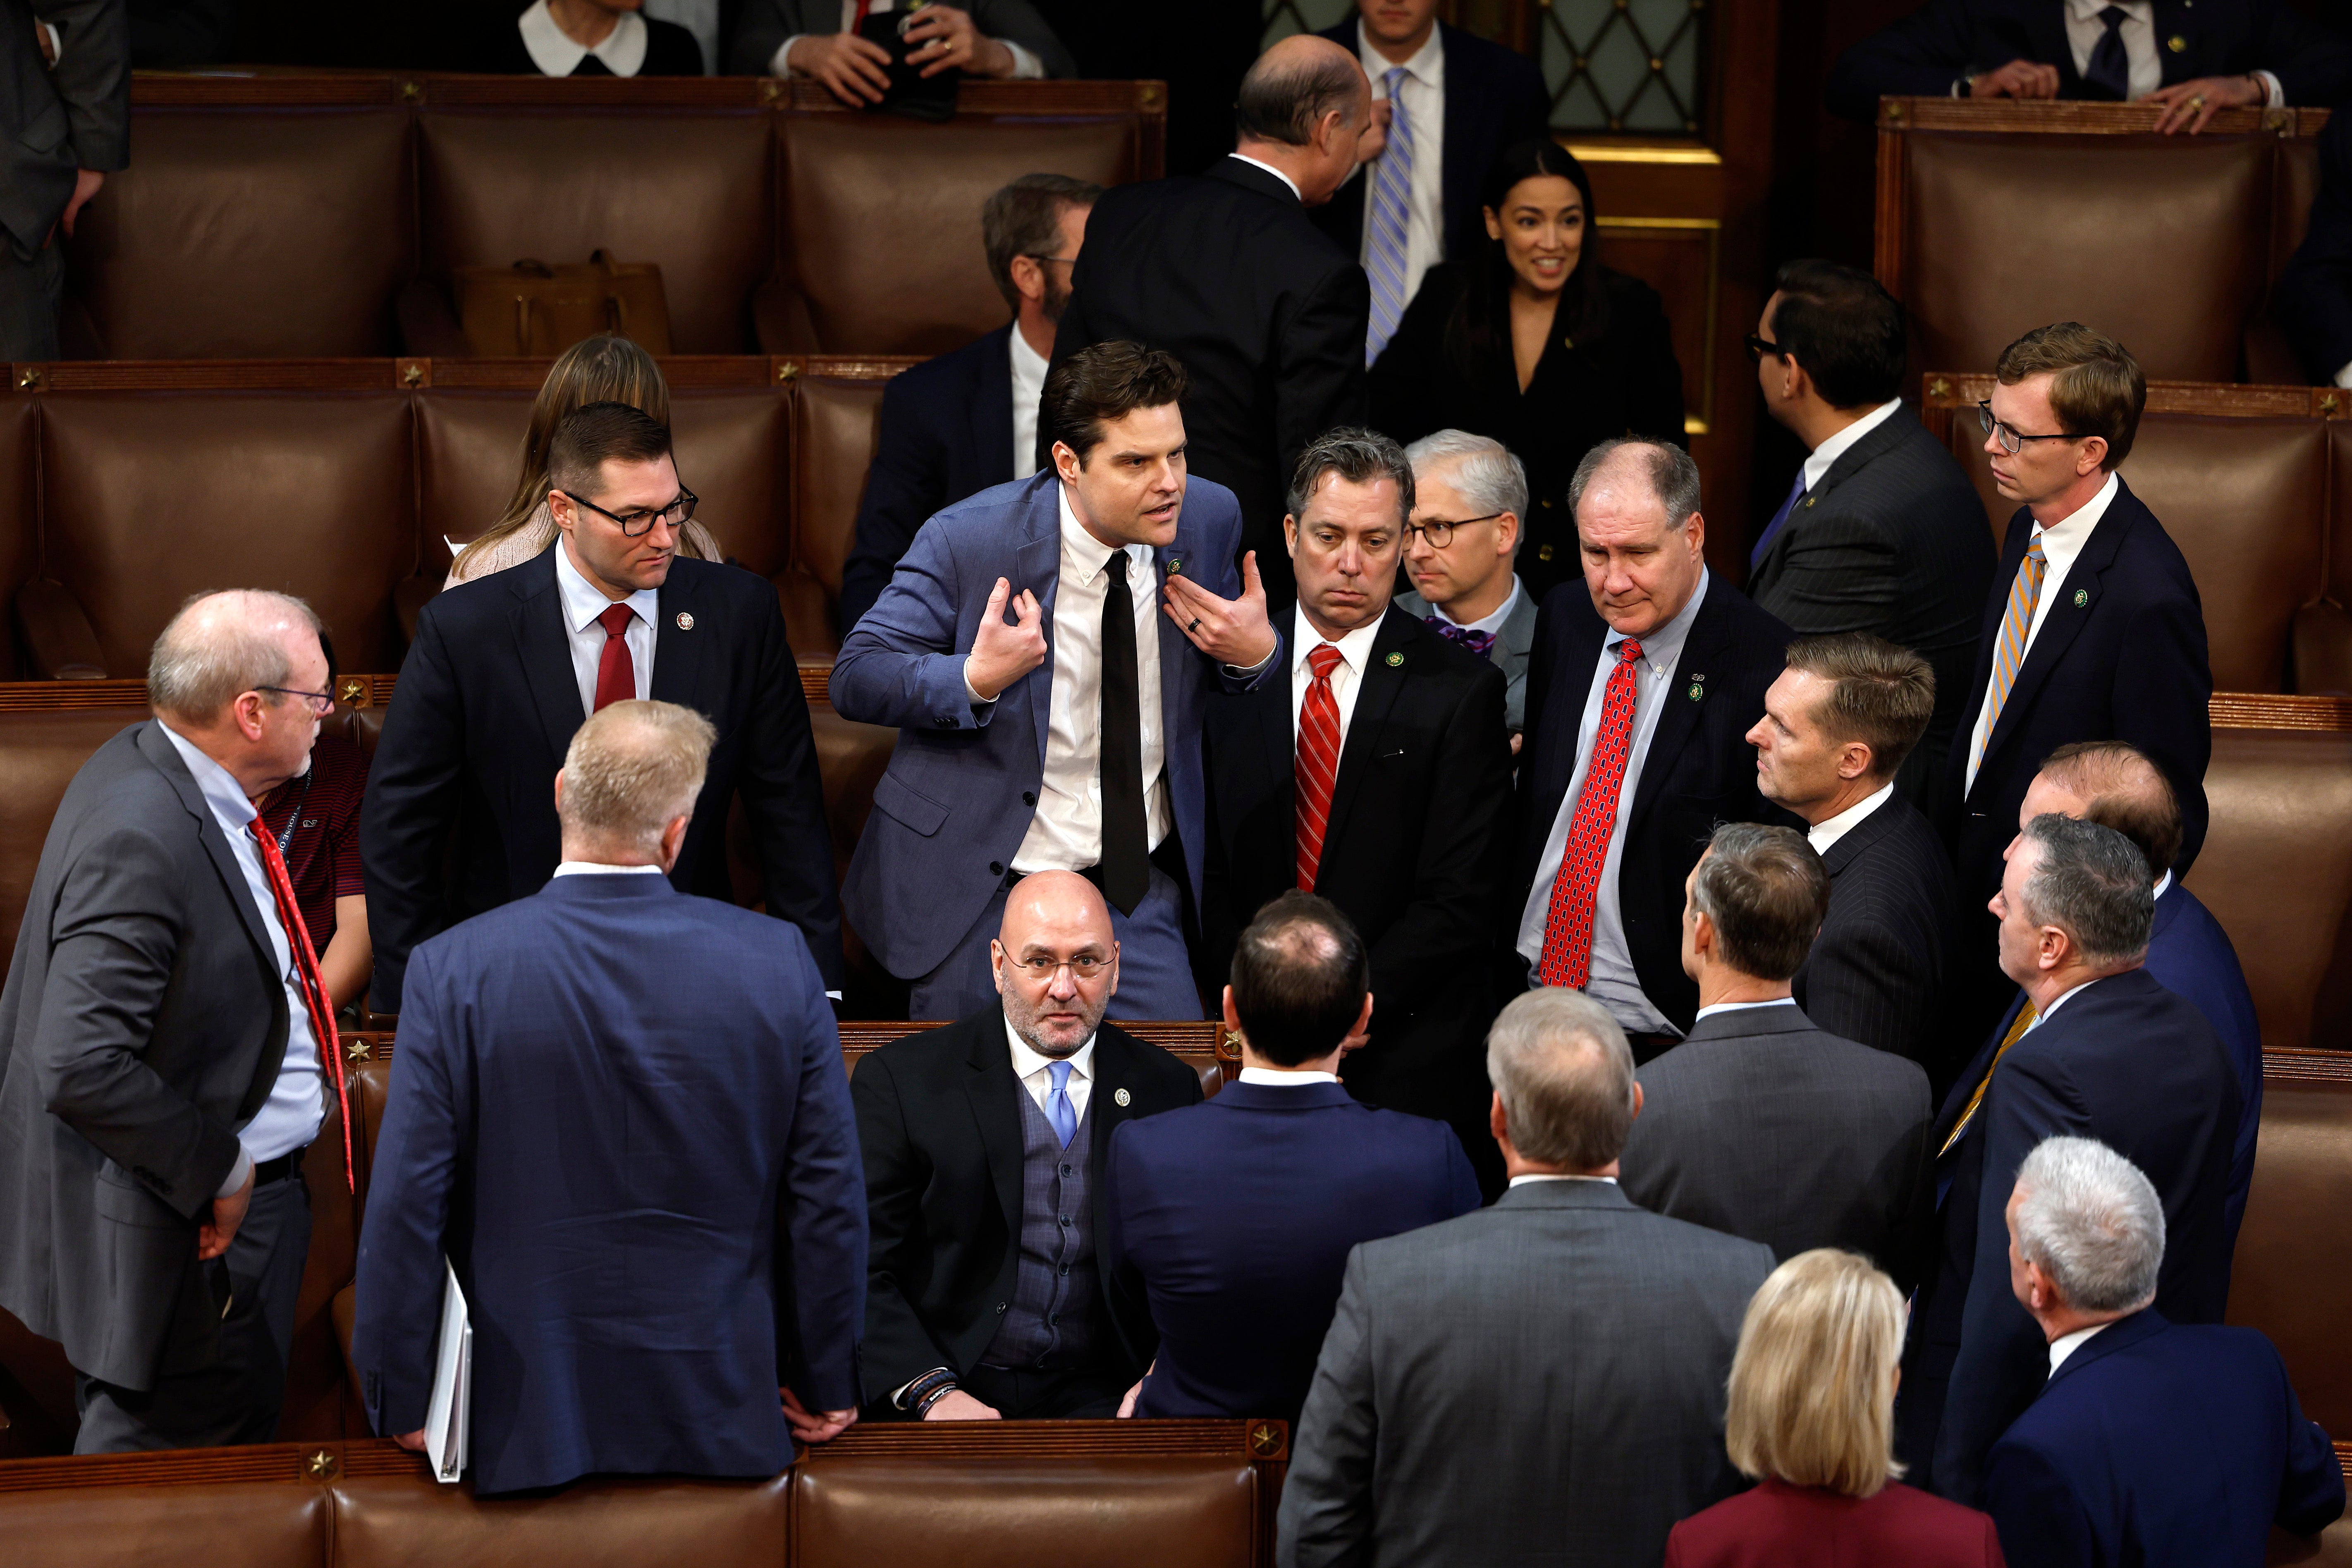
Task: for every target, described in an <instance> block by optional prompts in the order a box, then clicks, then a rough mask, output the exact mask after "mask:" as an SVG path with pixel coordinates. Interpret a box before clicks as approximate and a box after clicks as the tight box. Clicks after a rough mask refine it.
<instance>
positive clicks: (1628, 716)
mask: <svg viewBox="0 0 2352 1568" xmlns="http://www.w3.org/2000/svg"><path fill="white" fill-rule="evenodd" d="M1641 658H1642V645H1641V644H1640V643H1637V642H1635V641H1634V640H1633V638H1632V637H1627V638H1626V639H1625V640H1624V641H1623V642H1622V643H1619V644H1618V645H1617V668H1614V669H1612V670H1611V671H1610V672H1609V691H1608V694H1607V695H1606V696H1605V697H1603V698H1602V699H1601V728H1600V729H1599V730H1598V731H1595V732H1594V733H1593V737H1592V761H1591V763H1588V764H1586V766H1585V770H1584V793H1583V794H1582V795H1578V796H1577V797H1576V816H1575V817H1574V818H1573V819H1572V820H1570V823H1569V825H1568V847H1567V848H1566V849H1565V850H1563V851H1562V852H1561V854H1560V858H1559V876H1557V877H1555V878H1553V879H1552V884H1551V909H1550V910H1549V912H1548V913H1546V914H1545V916H1544V942H1543V957H1542V959H1541V961H1540V962H1538V963H1537V965H1536V979H1537V980H1538V981H1539V982H1541V983H1542V984H1546V985H1566V986H1569V987H1570V988H1571V989H1574V990H1579V991H1581V990H1582V989H1583V988H1584V984H1585V982H1586V981H1588V980H1590V979H1591V978H1592V900H1593V899H1594V897H1595V895H1597V894H1598V893H1599V892H1600V890H1601V865H1602V863H1603V862H1605V861H1606V860H1607V859H1608V858H1609V836H1610V834H1611V833H1612V831H1614V830H1615V828H1616V826H1617V795H1618V792H1619V790H1620V789H1621V788H1622V785H1623V784H1624V783H1625V760H1626V758H1627V757H1628V756H1630V755H1631V754H1632V752H1633V672H1634V668H1635V667H1636V666H1637V665H1638V664H1639V663H1640V662H1641Z"/></svg>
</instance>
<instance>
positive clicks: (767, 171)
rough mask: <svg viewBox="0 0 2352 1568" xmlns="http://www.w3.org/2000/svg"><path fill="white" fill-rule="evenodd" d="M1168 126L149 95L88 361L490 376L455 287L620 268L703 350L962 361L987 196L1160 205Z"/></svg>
mask: <svg viewBox="0 0 2352 1568" xmlns="http://www.w3.org/2000/svg"><path fill="white" fill-rule="evenodd" d="M1165 117H1166V110H1165V106H1164V94H1163V93H1162V91H1161V89H1160V85H1159V84H1158V83H1156V82H1055V81H1037V82H1025V81H1024V82H967V83H966V84H964V87H963V89H962V98H961V108H960V112H958V113H957V115H956V116H955V117H954V119H953V120H951V121H948V122H947V123H944V124H926V123H924V122H922V121H914V120H908V119H903V118H898V117H894V116H887V115H866V114H856V113H850V112H846V111H845V110H842V109H841V107H840V105H838V104H836V103H835V102H834V101H833V100H832V98H831V97H830V96H829V95H828V94H826V93H825V92H824V89H822V88H819V87H817V86H816V85H815V84H814V83H802V84H796V85H794V86H789V87H788V86H786V85H784V84H780V83H776V82H772V81H770V82H762V81H756V80H751V79H711V80H704V79H690V80H673V81H661V82H656V81H650V80H648V81H644V82H637V81H610V80H608V81H603V82H592V81H586V80H554V81H546V80H540V79H504V78H489V79H485V78H461V77H429V76H427V77H411V78H401V77H389V76H368V75H362V74H356V73H355V74H352V75H346V76H284V77H271V76H261V77H250V78H216V77H200V78H191V77H144V76H142V77H139V78H136V79H134V80H133V83H132V88H131V142H132V143H133V145H135V146H136V147H137V149H138V155H137V157H136V158H135V159H134V160H133V161H132V163H131V167H130V168H129V169H127V170H124V171H122V172H121V173H120V174H114V175H111V176H110V177H109V178H108V180H107V182H106V186H105V189H104V190H103V191H101V192H100V195H99V196H98V198H97V199H96V200H95V201H94V202H92V203H91V204H90V205H89V208H88V210H86V211H85V212H84V213H83V214H82V216H81V221H80V222H79V225H78V226H77V232H76V234H75V235H74V237H73V238H72V239H71V241H70V242H69V243H68V247H67V259H68V308H67V314H66V320H65V342H66V352H67V353H68V355H70V356H71V357H75V358H88V359H115V360H121V359H205V358H310V357H325V356H333V355H363V354H383V353H400V352H406V353H438V354H450V353H464V352H465V350H464V348H463V346H462V339H461V338H458V337H457V336H456V321H455V318H454V315H453V314H452V312H451V310H450V307H449V301H450V295H449V282H450V279H451V276H452V269H453V268H459V267H506V266H509V265H510V264H511V263H513V262H515V261H517V260H520V259H522V258H534V259H537V260H541V261H545V262H550V263H559V262H584V261H586V260H588V259H589V257H590V254H591V253H592V252H593V251H595V250H597V249H599V248H603V249H604V250H607V251H608V252H610V254H611V255H612V257H613V258H614V259H615V260H619V261H629V262H653V263H656V264H657V265H659V267H660V268H661V271H662V283H663V288H664V289H665V292H666V293H667V299H668V304H669V318H670V333H671V344H672V346H673V347H674V348H675V349H676V350H677V352H678V353H747V352H750V351H752V350H754V349H758V350H761V351H763V352H766V353H918V354H929V353H940V352H942V351H944V350H947V349H951V348H955V347H957V346H959V345H960V344H962V343H965V342H970V341H971V339H973V338H975V337H977V336H979V335H980V334H981V333H982V332H983V331H988V330H989V329H990V328H992V327H993V326H995V325H997V324H998V323H999V322H1000V321H1002V320H1003V302H1002V300H1000V299H999V298H998V296H997V294H996V291H995V289H993V288H992V286H991V284H990V283H989V280H988V278H987V272H986V268H984V267H983V265H982V250H981V237H980V208H981V203H982V200H983V199H984V198H985V197H986V196H987V195H988V194H989V193H990V192H991V191H993V190H995V189H996V188H997V187H998V186H1000V185H1003V184H1005V183H1006V182H1007V181H1009V180H1012V179H1013V178H1015V177H1016V176H1018V175H1021V174H1030V173H1033V172H1036V171H1048V172H1052V173H1055V174H1070V175H1075V176H1076V177H1078V178H1081V179H1087V180H1094V181H1097V182H1098V183H1100V184H1116V183H1119V182H1123V181H1128V180H1138V179H1151V178H1155V177H1157V176H1158V175H1159V174H1160V172H1161V166H1162V151H1161V138H1162V132H1163V129H1164V121H1165ZM420 283H421V284H422V285H423V286H424V287H423V288H422V289H415V288H413V287H412V286H413V285H417V284H420ZM404 293H405V295H406V298H405V299H404ZM396 317H397V318H398V320H397V321H396V320H395V318H396Z"/></svg>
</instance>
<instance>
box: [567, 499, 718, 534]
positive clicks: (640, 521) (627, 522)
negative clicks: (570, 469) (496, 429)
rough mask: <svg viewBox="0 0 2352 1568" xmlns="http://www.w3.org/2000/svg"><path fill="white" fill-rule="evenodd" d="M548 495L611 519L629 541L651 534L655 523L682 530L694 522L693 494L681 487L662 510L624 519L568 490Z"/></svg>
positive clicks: (629, 515)
mask: <svg viewBox="0 0 2352 1568" xmlns="http://www.w3.org/2000/svg"><path fill="white" fill-rule="evenodd" d="M549 493H550V494H551V495H560V496H569V497H571V500H572V505H573V506H584V507H586V508H587V509H588V510H590V511H593V512H594V513H595V514H596V515H597V516H598V517H609V518H611V519H612V520H613V521H614V522H617V523H619V524H620V525H621V532H622V533H623V534H624V535H625V537H627V538H630V539H638V538H642V537H643V536H644V535H646V534H648V533H651V532H652V531H654V524H655V523H656V522H666V523H667V524H669V525H670V527H672V528H684V527H685V526H686V525H687V524H688V522H691V521H693V520H694V508H695V496H694V492H693V491H692V490H689V489H684V488H683V487H681V488H680V489H679V490H678V492H677V500H674V501H672V502H670V503H669V505H667V506H666V507H664V508H662V509H661V510H659V511H633V512H630V513H629V514H628V515H627V516H625V517H624V516H622V515H621V514H620V513H619V512H614V511H606V510H604V508H603V507H601V506H598V505H597V504H596V503H595V502H594V501H593V500H582V499H581V498H580V497H578V496H575V495H572V492H571V491H569V490H551V491H550V492H549Z"/></svg>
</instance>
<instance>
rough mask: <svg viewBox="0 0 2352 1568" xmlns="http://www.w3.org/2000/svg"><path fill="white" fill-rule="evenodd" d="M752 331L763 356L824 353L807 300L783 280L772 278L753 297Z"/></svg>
mask: <svg viewBox="0 0 2352 1568" xmlns="http://www.w3.org/2000/svg"><path fill="white" fill-rule="evenodd" d="M751 331H752V332H753V334H754V335H755V336H757V337H758V338H759V340H760V352H761V353H763V354H813V353H820V352H822V346H821V345H820V344H819V343H818V342H817V341H816V322H815V321H814V320H813V319H812V318H811V317H810V315H809V308H808V300H807V299H806V298H805V297H803V295H802V293H801V291H800V290H799V289H795V288H793V286H792V285H791V284H789V283H786V282H785V281H784V280H783V279H780V278H771V279H768V280H767V281H766V282H765V283H762V284H761V285H760V288H759V291H758V292H757V293H755V294H753V295H752V296H751Z"/></svg>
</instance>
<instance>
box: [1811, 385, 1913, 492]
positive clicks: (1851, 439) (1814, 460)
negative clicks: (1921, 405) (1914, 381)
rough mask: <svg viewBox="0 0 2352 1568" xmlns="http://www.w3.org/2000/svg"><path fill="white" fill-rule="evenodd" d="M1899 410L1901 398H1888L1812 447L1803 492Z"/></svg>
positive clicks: (1815, 483) (1819, 480)
mask: <svg viewBox="0 0 2352 1568" xmlns="http://www.w3.org/2000/svg"><path fill="white" fill-rule="evenodd" d="M1902 407H1903V400H1902V399H1901V398H1899V397H1890V398H1888V399H1887V400H1886V401H1885V402H1884V403H1882V404H1880V405H1878V406H1877V407H1875V408H1874V409H1872V410H1871V411H1870V412H1869V413H1867V414H1865V415H1864V416H1862V417H1861V418H1859V419H1857V420H1855V421H1854V422H1853V424H1851V425H1849V426H1846V427H1845V428H1844V429H1843V430H1841V431H1839V432H1838V433H1837V434H1836V435H1834V436H1832V437H1830V438H1829V439H1828V440H1826V441H1824V442H1822V444H1821V445H1820V446H1818V447H1814V448H1813V449H1812V451H1811V453H1809V454H1807V456H1806V458H1805V468H1804V474H1805V488H1806V489H1812V488H1813V487H1814V486H1815V485H1818V484H1820V483H1821V482H1822V476H1824V475H1825V474H1827V473H1828V472H1829V471H1830V465H1831V464H1832V463H1834V462H1836V461H1837V460H1838V459H1839V458H1843V457H1844V456H1845V455H1846V452H1847V450H1848V448H1850V447H1853V444H1854V443H1855V442H1856V441H1859V440H1861V439H1862V438H1863V437H1864V436H1867V435H1869V434H1870V433H1871V432H1872V431H1873V430H1875V429H1877V428H1878V427H1879V426H1881V425H1884V424H1885V423H1886V422H1887V421H1888V420H1889V419H1892V418H1894V417H1895V415H1896V414H1897V413H1899V412H1901V411H1902Z"/></svg>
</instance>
